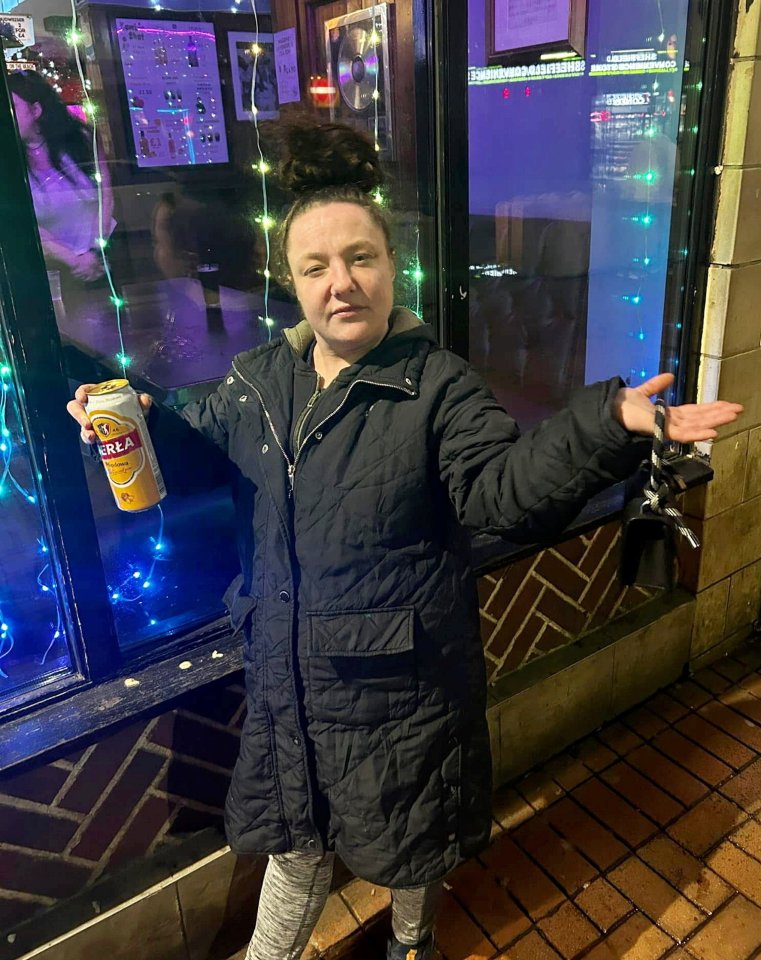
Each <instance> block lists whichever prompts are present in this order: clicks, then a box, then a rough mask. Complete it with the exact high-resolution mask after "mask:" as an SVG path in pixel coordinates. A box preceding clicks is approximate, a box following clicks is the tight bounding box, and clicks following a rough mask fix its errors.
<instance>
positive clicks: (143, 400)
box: [138, 393, 153, 413]
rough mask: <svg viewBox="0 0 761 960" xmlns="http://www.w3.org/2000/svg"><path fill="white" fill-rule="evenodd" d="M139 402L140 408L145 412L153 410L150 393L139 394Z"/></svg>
mask: <svg viewBox="0 0 761 960" xmlns="http://www.w3.org/2000/svg"><path fill="white" fill-rule="evenodd" d="M138 400H139V401H140V406H141V407H142V408H143V411H144V412H145V413H147V412H148V411H149V410H150V409H151V404H152V403H153V397H152V396H151V395H150V394H148V393H140V394H138Z"/></svg>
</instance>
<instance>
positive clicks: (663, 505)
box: [619, 399, 700, 590]
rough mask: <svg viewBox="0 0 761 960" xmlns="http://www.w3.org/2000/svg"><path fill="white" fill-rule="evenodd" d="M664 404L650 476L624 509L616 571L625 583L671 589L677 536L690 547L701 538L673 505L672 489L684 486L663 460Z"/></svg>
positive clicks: (659, 402)
mask: <svg viewBox="0 0 761 960" xmlns="http://www.w3.org/2000/svg"><path fill="white" fill-rule="evenodd" d="M665 428H666V405H665V404H664V402H663V401H662V400H660V399H659V400H657V401H656V403H655V431H654V434H653V450H652V456H651V461H650V477H649V479H648V482H647V484H646V486H645V489H644V490H643V492H642V495H641V496H639V497H635V498H634V499H633V500H631V501H630V502H629V503H628V504H627V506H626V509H625V510H624V519H623V527H622V542H621V564H620V570H619V575H620V579H621V582H622V583H623V584H624V585H625V586H634V585H635V584H636V585H637V586H640V587H651V588H655V589H660V590H671V589H672V588H673V586H674V581H675V577H676V538H677V535H681V536H683V537H684V538H685V539H686V540H687V542H688V543H689V544H690V546H691V547H693V548H697V547H699V546H700V541H699V540H698V538H697V537H696V536H695V534H694V533H693V531H692V530H690V528H689V527H688V526H687V525H686V524H685V522H684V518H683V517H682V514H681V513H680V512H679V510H677V508H676V507H675V506H674V504H673V502H672V500H671V497H672V492H680V491H683V490H684V489H686V486H685V483H684V481H683V480H682V478H681V477H680V476H679V475H678V473H676V471H674V469H673V468H672V467H670V466H668V465H667V464H666V463H665V462H664V436H665Z"/></svg>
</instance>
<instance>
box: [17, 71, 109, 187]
mask: <svg viewBox="0 0 761 960" xmlns="http://www.w3.org/2000/svg"><path fill="white" fill-rule="evenodd" d="M8 89H9V90H10V92H11V93H15V94H16V96H17V97H20V98H21V99H22V100H25V101H26V102H27V103H30V104H32V103H39V105H40V107H41V108H42V109H41V111H40V116H39V119H38V120H37V125H38V126H39V128H40V135H41V136H42V139H43V141H44V142H45V146H46V147H47V150H48V155H49V156H50V162H51V163H52V164H53V166H54V167H55V168H56V170H59V171H60V172H61V173H64V174H65V173H66V170H65V169H64V166H63V158H64V157H71V159H72V160H73V161H74V163H76V165H77V166H78V167H79V169H80V170H81V171H82V172H83V173H85V174H87V176H88V177H93V176H94V175H95V160H94V157H93V151H92V142H91V136H92V133H91V130H90V129H89V128H88V127H87V126H85V124H83V123H82V122H81V121H80V120H77V118H76V117H74V116H72V114H71V113H69V111H68V110H67V108H66V104H65V103H64V102H63V100H61V98H60V97H59V96H58V94H57V93H56V92H55V90H54V89H53V88H52V87H51V85H50V84H49V83H48V82H47V80H45V78H44V77H41V76H40V74H39V73H37V71H36V70H18V71H14V72H13V73H11V74H10V75H9V77H8Z"/></svg>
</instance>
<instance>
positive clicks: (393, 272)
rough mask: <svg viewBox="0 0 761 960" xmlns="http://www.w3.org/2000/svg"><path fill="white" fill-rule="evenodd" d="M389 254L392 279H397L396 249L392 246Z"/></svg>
mask: <svg viewBox="0 0 761 960" xmlns="http://www.w3.org/2000/svg"><path fill="white" fill-rule="evenodd" d="M388 255H389V258H390V259H391V279H392V280H396V250H394V249H393V248H392V249H391V250H389V252H388Z"/></svg>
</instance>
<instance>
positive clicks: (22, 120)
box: [12, 93, 42, 143]
mask: <svg viewBox="0 0 761 960" xmlns="http://www.w3.org/2000/svg"><path fill="white" fill-rule="evenodd" d="M12 97H13V109H14V110H15V112H16V123H17V124H18V130H19V134H20V136H21V139H22V141H23V142H24V143H29V142H30V141H34V140H35V139H37V138H39V135H40V131H39V129H38V127H37V120H38V119H39V116H40V114H41V113H42V107H40V105H39V103H27V102H26V100H24V99H23V98H22V97H19V96H17V95H16V94H15V93H14V94H12Z"/></svg>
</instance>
